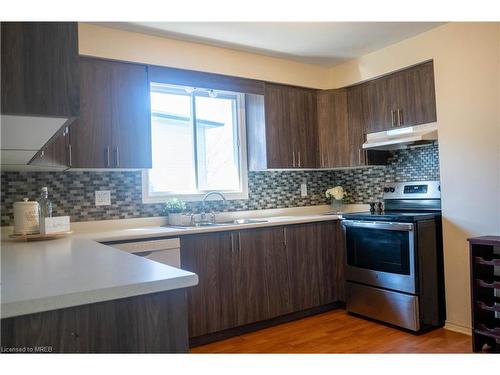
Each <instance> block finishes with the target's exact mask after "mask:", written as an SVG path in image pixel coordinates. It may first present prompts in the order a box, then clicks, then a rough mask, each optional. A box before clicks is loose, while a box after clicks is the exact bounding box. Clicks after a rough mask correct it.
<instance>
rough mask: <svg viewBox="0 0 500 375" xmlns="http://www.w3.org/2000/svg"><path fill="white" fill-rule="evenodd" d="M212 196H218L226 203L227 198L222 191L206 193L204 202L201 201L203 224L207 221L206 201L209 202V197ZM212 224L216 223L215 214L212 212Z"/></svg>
mask: <svg viewBox="0 0 500 375" xmlns="http://www.w3.org/2000/svg"><path fill="white" fill-rule="evenodd" d="M212 195H217V196H219V197H220V198H222V200H223V201H224V202H225V201H226V197H225V196H224V194H222V193H221V192H220V191H209V192H208V193H206V194H205V195H204V196H203V198H202V200H201V204H202V210H203V211H202V213H201V218H200V219H201V222H205V221H206V217H205V201H206V200H207V198H208V197H210V196H212ZM210 222H215V213H214V212H212V213H211V214H210Z"/></svg>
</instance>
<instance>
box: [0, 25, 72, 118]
mask: <svg viewBox="0 0 500 375" xmlns="http://www.w3.org/2000/svg"><path fill="white" fill-rule="evenodd" d="M1 28H2V32H1V34H2V37H1V38H2V42H1V45H2V47H1V48H2V56H1V60H2V69H1V71H2V73H1V75H2V84H1V86H2V113H6V114H16V115H41V116H56V117H74V116H78V113H79V87H78V86H79V80H78V26H77V23H76V22H2V26H1Z"/></svg>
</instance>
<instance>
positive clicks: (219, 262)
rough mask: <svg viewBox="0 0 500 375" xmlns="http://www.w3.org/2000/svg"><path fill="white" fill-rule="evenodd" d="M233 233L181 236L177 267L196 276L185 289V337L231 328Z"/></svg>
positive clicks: (232, 309)
mask: <svg viewBox="0 0 500 375" xmlns="http://www.w3.org/2000/svg"><path fill="white" fill-rule="evenodd" d="M233 240H234V234H233V233H231V232H219V233H206V234H197V235H191V236H183V237H181V267H182V269H185V270H187V271H191V272H194V273H196V274H197V275H198V280H199V281H198V285H197V286H195V287H193V288H191V289H190V290H188V312H189V314H188V324H189V336H190V337H196V336H201V335H205V334H208V333H212V332H217V331H222V330H225V329H228V328H232V327H235V326H236V325H237V323H236V312H235V303H234V292H233V290H234V289H233V258H232V255H233V251H234V248H233V246H234V242H233Z"/></svg>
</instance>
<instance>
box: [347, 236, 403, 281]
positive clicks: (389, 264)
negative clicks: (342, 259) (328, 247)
mask: <svg viewBox="0 0 500 375" xmlns="http://www.w3.org/2000/svg"><path fill="white" fill-rule="evenodd" d="M346 248H347V264H349V265H350V266H354V267H360V268H365V269H369V270H374V271H382V272H390V273H397V274H401V275H409V274H410V240H409V234H408V232H402V231H392V230H383V229H366V228H356V227H347V228H346Z"/></svg>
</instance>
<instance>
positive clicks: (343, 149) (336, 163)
mask: <svg viewBox="0 0 500 375" xmlns="http://www.w3.org/2000/svg"><path fill="white" fill-rule="evenodd" d="M317 103H318V145H319V166H320V167H321V168H334V167H346V166H348V165H349V162H350V151H349V138H348V122H347V90H345V89H340V90H331V91H325V92H320V93H318V100H317Z"/></svg>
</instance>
